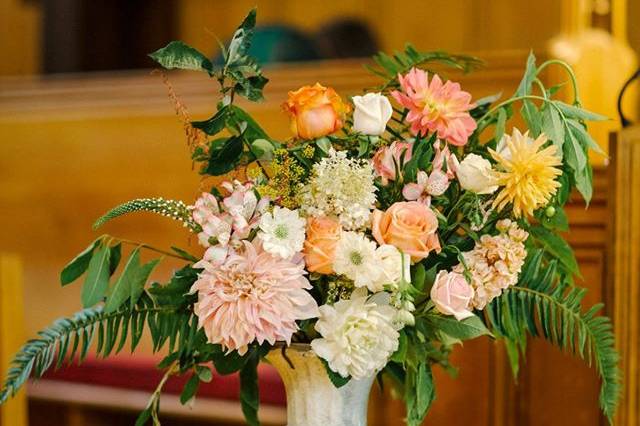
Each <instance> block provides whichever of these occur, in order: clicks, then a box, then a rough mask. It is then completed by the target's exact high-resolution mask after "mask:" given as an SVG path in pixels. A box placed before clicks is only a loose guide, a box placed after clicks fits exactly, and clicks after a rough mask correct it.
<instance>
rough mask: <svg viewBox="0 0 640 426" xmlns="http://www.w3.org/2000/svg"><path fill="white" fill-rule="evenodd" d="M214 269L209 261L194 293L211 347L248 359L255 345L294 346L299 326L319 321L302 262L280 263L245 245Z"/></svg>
mask: <svg viewBox="0 0 640 426" xmlns="http://www.w3.org/2000/svg"><path fill="white" fill-rule="evenodd" d="M242 243H243V250H242V251H241V252H240V251H232V252H231V253H230V254H229V256H228V257H227V258H226V259H225V260H224V262H223V263H222V264H221V265H219V266H215V265H214V264H211V263H210V262H208V261H207V260H206V259H205V260H202V261H200V262H198V263H196V264H195V265H194V266H195V267H196V268H203V269H204V270H203V271H202V272H201V273H200V275H199V276H198V280H197V281H196V282H195V283H194V284H193V287H192V288H191V291H192V292H198V302H197V303H196V304H195V305H194V312H195V314H196V315H197V316H198V325H199V326H200V327H203V328H204V332H205V334H206V335H207V339H208V341H209V342H210V343H213V344H220V345H222V347H223V348H225V349H226V350H228V351H233V350H237V351H238V353H240V354H241V355H242V354H244V353H246V351H247V349H248V346H249V344H251V343H252V342H254V341H255V342H258V343H260V344H262V343H263V342H265V341H266V342H269V343H270V344H274V343H275V342H276V341H285V342H287V343H290V342H291V336H292V335H293V333H295V332H296V330H298V326H297V324H296V320H303V319H308V318H314V317H316V316H318V305H317V304H316V302H315V300H314V299H313V297H312V296H311V294H310V293H309V292H308V291H307V289H310V288H311V284H310V283H309V281H308V280H307V279H306V278H305V276H304V274H305V273H306V272H305V271H304V261H303V259H302V256H298V257H297V258H294V259H293V260H292V259H287V260H285V259H280V258H276V257H274V256H272V255H271V254H269V253H267V252H265V251H264V250H263V249H262V247H261V246H260V243H259V242H248V241H243V242H242Z"/></svg>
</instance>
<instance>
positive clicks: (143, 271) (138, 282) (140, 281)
mask: <svg viewBox="0 0 640 426" xmlns="http://www.w3.org/2000/svg"><path fill="white" fill-rule="evenodd" d="M158 263H160V259H154V260H151V261H149V262H147V263H145V264H144V265H142V267H140V268H138V270H137V271H136V275H135V276H134V278H133V280H132V281H131V291H130V297H129V303H130V305H131V308H132V309H133V307H134V306H135V304H136V303H137V302H138V299H139V298H140V295H141V294H142V292H143V291H144V285H145V283H146V282H147V280H148V279H149V275H151V272H152V271H153V270H154V269H155V267H156V266H157V265H158Z"/></svg>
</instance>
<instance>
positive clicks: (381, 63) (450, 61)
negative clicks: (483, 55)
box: [365, 44, 484, 91]
mask: <svg viewBox="0 0 640 426" xmlns="http://www.w3.org/2000/svg"><path fill="white" fill-rule="evenodd" d="M373 60H374V61H375V63H376V64H377V67H372V66H370V65H365V68H366V69H367V70H369V71H370V72H371V73H373V74H375V75H377V76H379V77H382V78H383V79H384V80H385V82H384V83H383V84H381V85H380V86H379V87H377V88H376V89H377V90H379V91H389V90H391V89H394V88H397V87H399V82H398V74H405V73H407V72H408V71H409V70H410V69H411V68H414V67H416V68H424V67H425V65H427V64H430V63H439V64H442V65H446V66H449V67H451V68H454V69H457V70H460V71H462V72H464V73H468V72H470V71H473V70H475V69H477V68H480V67H481V66H482V65H483V64H484V62H482V60H480V59H478V58H476V57H475V56H469V55H456V54H450V53H447V52H443V51H434V52H420V51H418V50H417V49H416V48H415V47H414V46H413V45H411V44H407V45H406V46H405V49H404V51H402V52H395V53H394V54H393V55H387V54H386V53H383V52H380V53H378V54H377V55H375V56H374V57H373Z"/></svg>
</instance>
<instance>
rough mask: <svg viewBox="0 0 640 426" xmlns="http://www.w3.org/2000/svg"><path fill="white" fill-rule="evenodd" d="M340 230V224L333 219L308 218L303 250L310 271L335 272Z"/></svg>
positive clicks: (320, 272)
mask: <svg viewBox="0 0 640 426" xmlns="http://www.w3.org/2000/svg"><path fill="white" fill-rule="evenodd" d="M340 232H341V229H340V224H339V223H338V222H336V221H335V220H333V219H329V218H327V217H310V218H308V219H307V239H306V241H305V242H304V249H303V251H302V252H303V253H304V260H305V262H306V264H307V269H308V270H309V272H317V273H319V274H332V273H333V259H334V255H335V251H336V245H337V244H338V240H339V239H340Z"/></svg>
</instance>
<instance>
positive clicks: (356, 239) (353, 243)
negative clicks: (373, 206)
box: [333, 232, 382, 288]
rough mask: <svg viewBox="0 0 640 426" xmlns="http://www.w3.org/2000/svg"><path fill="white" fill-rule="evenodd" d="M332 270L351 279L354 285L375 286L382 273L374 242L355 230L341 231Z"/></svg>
mask: <svg viewBox="0 0 640 426" xmlns="http://www.w3.org/2000/svg"><path fill="white" fill-rule="evenodd" d="M333 270H334V271H335V272H336V273H337V274H342V275H344V276H346V277H347V278H349V279H351V280H353V282H354V284H355V286H356V287H370V288H375V287H376V286H377V284H376V283H377V282H378V280H379V279H380V277H381V275H382V268H381V267H380V265H379V264H378V258H377V256H376V243H375V242H373V241H371V240H370V239H368V238H367V237H365V236H364V234H360V233H357V232H343V233H342V235H341V236H340V240H339V241H338V244H337V245H336V251H335V259H334V261H333Z"/></svg>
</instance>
